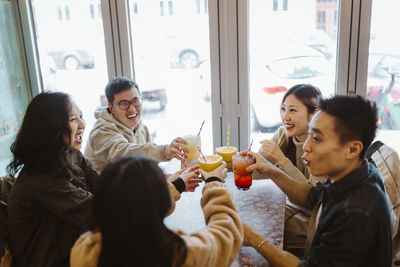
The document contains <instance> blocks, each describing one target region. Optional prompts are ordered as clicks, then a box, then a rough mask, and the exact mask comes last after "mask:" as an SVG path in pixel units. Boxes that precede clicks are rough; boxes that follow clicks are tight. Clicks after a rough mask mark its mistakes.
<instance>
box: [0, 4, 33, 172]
mask: <svg viewBox="0 0 400 267" xmlns="http://www.w3.org/2000/svg"><path fill="white" fill-rule="evenodd" d="M21 51H22V50H21V45H20V43H19V39H18V30H17V26H16V22H15V18H14V12H13V7H12V3H11V1H0V175H5V173H6V170H5V167H6V166H7V165H8V164H9V163H10V160H11V157H12V154H11V152H10V146H11V144H12V143H13V142H14V139H15V136H16V133H17V131H18V129H19V127H20V125H21V122H22V118H23V116H24V114H25V110H26V107H27V104H28V101H29V94H28V91H27V83H26V79H25V75H24V69H23V67H22V66H23V65H24V60H23V58H22V53H21Z"/></svg>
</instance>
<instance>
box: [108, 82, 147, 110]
mask: <svg viewBox="0 0 400 267" xmlns="http://www.w3.org/2000/svg"><path fill="white" fill-rule="evenodd" d="M131 88H136V90H137V91H138V93H139V94H140V91H139V86H138V85H137V83H136V82H135V81H134V80H131V79H129V78H127V77H116V78H114V79H112V80H111V81H109V82H108V84H107V85H106V89H105V93H106V97H107V101H108V103H109V104H111V103H113V102H114V95H116V94H118V93H121V92H123V91H126V90H129V89H131Z"/></svg>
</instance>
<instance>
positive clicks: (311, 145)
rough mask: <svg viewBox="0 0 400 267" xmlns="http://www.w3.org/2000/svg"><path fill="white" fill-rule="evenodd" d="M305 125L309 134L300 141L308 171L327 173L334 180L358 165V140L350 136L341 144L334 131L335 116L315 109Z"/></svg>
mask: <svg viewBox="0 0 400 267" xmlns="http://www.w3.org/2000/svg"><path fill="white" fill-rule="evenodd" d="M309 128H310V130H309V135H308V137H307V139H306V141H305V142H304V144H303V151H304V153H303V163H304V165H305V166H307V167H309V169H310V172H311V174H312V175H314V176H327V177H328V178H329V179H330V180H331V182H334V181H337V180H338V179H340V178H342V177H343V176H345V175H346V174H347V173H349V172H351V171H352V170H353V169H354V168H355V167H357V166H359V165H361V163H362V161H361V160H360V159H359V153H360V151H361V150H360V143H361V142H360V141H354V140H353V141H348V142H345V143H343V144H342V143H341V142H340V137H339V135H338V134H337V132H336V131H335V117H333V116H331V115H329V114H328V113H326V112H322V111H318V112H317V113H316V114H315V115H314V116H313V117H312V119H311V121H310V124H309ZM361 149H362V145H361Z"/></svg>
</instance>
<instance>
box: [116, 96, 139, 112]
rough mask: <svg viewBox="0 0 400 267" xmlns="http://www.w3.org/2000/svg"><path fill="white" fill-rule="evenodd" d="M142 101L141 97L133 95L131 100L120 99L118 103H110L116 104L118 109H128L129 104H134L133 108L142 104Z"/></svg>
mask: <svg viewBox="0 0 400 267" xmlns="http://www.w3.org/2000/svg"><path fill="white" fill-rule="evenodd" d="M142 103H143V99H142V98H141V97H135V98H134V99H132V100H131V101H129V100H121V101H119V102H118V103H112V105H115V104H117V105H118V107H119V108H120V109H122V110H128V109H129V107H130V105H132V106H134V107H135V108H138V107H140V106H141V105H142Z"/></svg>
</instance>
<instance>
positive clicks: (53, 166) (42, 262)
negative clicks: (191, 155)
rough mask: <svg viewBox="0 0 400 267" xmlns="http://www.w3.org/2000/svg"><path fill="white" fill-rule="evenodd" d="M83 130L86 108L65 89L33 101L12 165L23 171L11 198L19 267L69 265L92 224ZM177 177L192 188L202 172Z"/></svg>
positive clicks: (91, 179)
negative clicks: (84, 109) (81, 108)
mask: <svg viewBox="0 0 400 267" xmlns="http://www.w3.org/2000/svg"><path fill="white" fill-rule="evenodd" d="M84 129H85V121H84V119H83V116H82V112H81V110H80V109H79V108H78V106H77V105H76V104H75V102H74V101H72V100H71V98H70V97H69V96H68V95H67V94H65V93H61V92H55V93H54V92H53V93H52V92H46V93H41V94H38V95H37V96H35V97H34V98H33V99H32V101H31V102H30V103H29V105H28V108H27V111H26V114H25V117H24V120H23V122H22V125H21V128H20V130H19V132H18V135H17V137H16V139H15V142H14V143H13V144H12V146H11V152H12V153H13V156H14V157H13V160H12V161H11V163H10V164H9V166H8V171H9V173H11V174H12V175H16V174H18V173H19V174H18V177H17V179H16V182H15V184H14V186H13V188H12V190H11V193H10V196H9V198H8V228H9V232H10V244H9V247H10V250H11V253H12V257H13V264H14V266H17V267H18V266H23V267H27V266H35V267H36V266H44V267H46V266H57V267H59V266H61V267H62V266H69V253H70V250H71V247H72V245H73V244H74V242H75V241H76V239H77V238H78V237H79V235H80V234H82V233H83V232H84V231H86V230H88V229H89V228H90V226H91V222H92V220H91V216H90V214H91V208H92V190H93V188H94V185H95V184H96V182H97V180H98V173H97V171H96V170H95V169H94V167H93V166H92V165H91V163H90V161H89V160H87V159H86V158H85V157H84V156H83V155H82V153H81V152H80V148H81V144H82V136H83V132H84ZM178 176H179V177H178ZM172 178H176V179H175V180H174V182H173V183H174V185H176V186H181V187H182V186H186V187H187V188H188V190H189V191H191V190H193V189H194V188H195V187H196V186H197V183H198V170H196V169H195V168H191V169H186V170H181V171H179V172H178V173H176V174H174V175H172V177H171V179H172ZM182 183H183V185H182ZM172 189H173V188H172Z"/></svg>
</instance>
